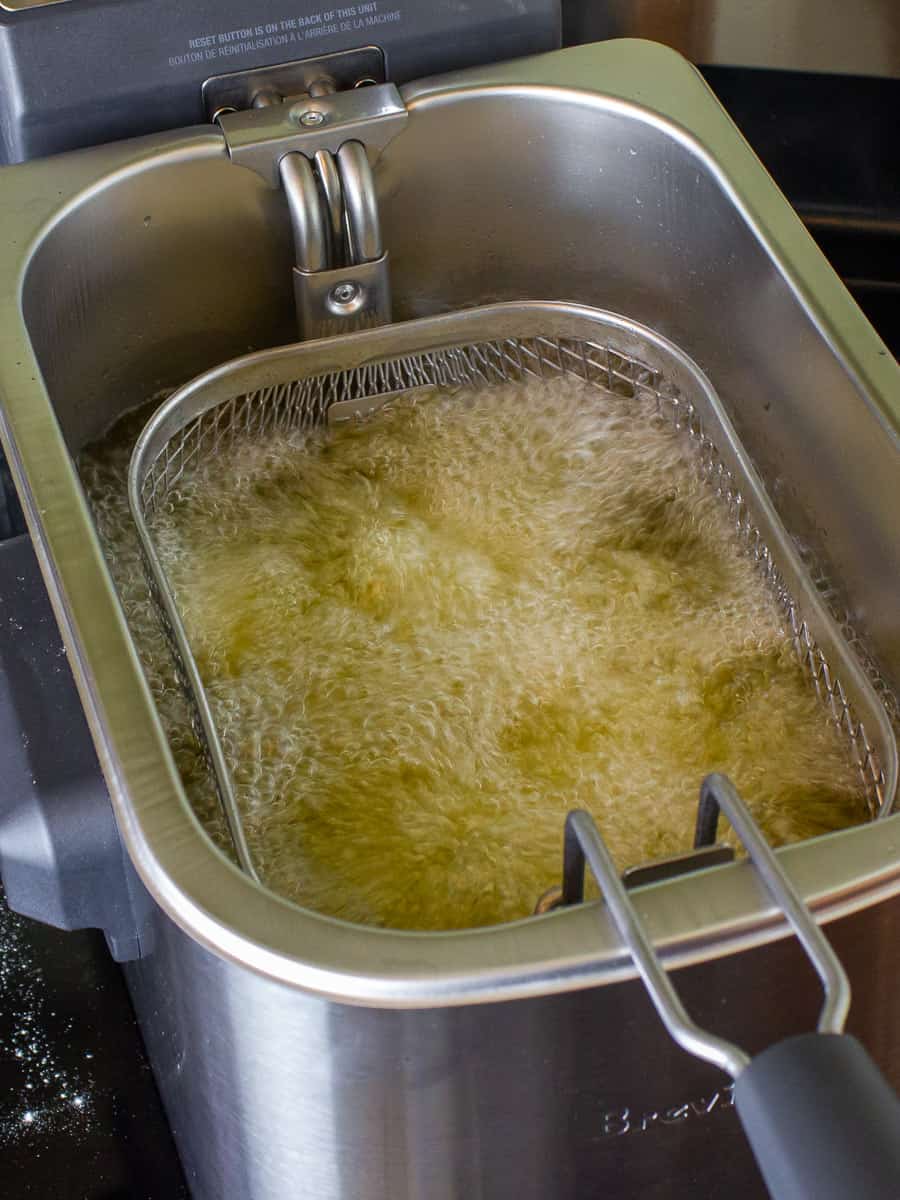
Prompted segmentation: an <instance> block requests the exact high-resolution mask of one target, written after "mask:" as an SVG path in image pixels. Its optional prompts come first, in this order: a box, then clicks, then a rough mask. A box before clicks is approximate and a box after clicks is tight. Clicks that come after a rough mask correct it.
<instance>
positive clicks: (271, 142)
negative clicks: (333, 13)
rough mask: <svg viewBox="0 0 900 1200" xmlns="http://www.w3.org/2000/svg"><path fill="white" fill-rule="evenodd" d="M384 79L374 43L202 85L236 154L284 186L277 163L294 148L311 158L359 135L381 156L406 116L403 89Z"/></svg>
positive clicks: (209, 109) (207, 102)
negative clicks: (401, 96)
mask: <svg viewBox="0 0 900 1200" xmlns="http://www.w3.org/2000/svg"><path fill="white" fill-rule="evenodd" d="M383 80H384V55H383V54H382V52H381V51H380V50H379V49H378V48H377V47H374V46H369V47H364V48H363V49H362V50H351V51H347V52H345V53H340V54H326V55H323V56H321V57H320V58H314V59H306V60H304V61H302V62H296V63H285V64H283V65H281V66H277V67H266V68H262V69H259V70H255V71H246V72H238V73H235V74H234V75H219V76H215V77H213V78H212V79H207V81H206V83H205V84H204V85H203V100H204V104H205V105H206V110H207V113H208V114H209V116H210V119H211V120H215V121H216V122H217V123H218V125H219V128H220V129H221V130H222V133H223V134H224V135H225V142H226V145H227V147H228V153H229V155H230V156H231V159H232V161H233V162H235V163H238V164H239V165H240V166H243V167H249V168H250V170H252V171H256V172H257V174H259V175H261V176H262V177H263V179H265V180H266V182H267V183H269V184H270V185H271V186H272V187H278V185H279V182H280V180H279V172H278V164H279V162H280V160H281V159H282V158H283V157H284V156H285V155H286V154H290V153H292V152H299V153H300V154H305V155H307V156H308V157H310V158H312V157H313V156H314V155H315V154H316V152H317V151H320V150H327V151H329V152H330V153H331V154H336V153H337V152H338V150H340V148H341V146H342V145H343V144H344V143H345V142H347V141H358V142H362V143H363V144H364V145H365V146H366V150H367V153H368V154H369V157H370V158H371V159H373V160H374V159H375V158H377V156H378V153H379V152H380V151H381V150H383V149H384V147H385V146H386V145H387V144H388V142H390V141H391V140H392V139H393V138H394V137H396V136H397V134H398V133H399V132H400V131H401V130H402V129H403V128H404V126H405V125H406V121H407V111H406V105H405V104H404V103H403V101H402V100H401V98H400V93H399V92H398V91H397V88H396V87H395V86H394V84H392V83H385V82H383Z"/></svg>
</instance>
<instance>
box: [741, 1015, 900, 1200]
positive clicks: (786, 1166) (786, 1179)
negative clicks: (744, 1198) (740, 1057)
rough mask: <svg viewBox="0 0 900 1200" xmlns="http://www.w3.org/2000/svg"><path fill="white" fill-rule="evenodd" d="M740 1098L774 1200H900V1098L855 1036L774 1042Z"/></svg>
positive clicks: (744, 1077) (753, 1067) (746, 1076)
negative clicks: (899, 1098)
mask: <svg viewBox="0 0 900 1200" xmlns="http://www.w3.org/2000/svg"><path fill="white" fill-rule="evenodd" d="M734 1099H735V1106H736V1108H737V1111H738V1116H739V1117H740V1119H741V1123H742V1125H743V1127H744V1132H745V1133H746V1135H747V1138H748V1140H749V1142H750V1145H751V1147H752V1148H753V1153H754V1155H755V1157H756V1161H757V1163H758V1164H759V1168H760V1171H761V1172H762V1176H763V1178H764V1179H765V1181H766V1186H767V1187H768V1189H769V1191H770V1193H771V1195H772V1197H773V1200H900V1100H898V1098H897V1096H896V1094H895V1093H894V1091H893V1090H892V1089H891V1087H890V1086H889V1085H888V1083H887V1082H886V1081H885V1079H884V1077H883V1076H882V1074H881V1072H880V1071H879V1070H878V1068H877V1067H876V1066H875V1064H874V1063H873V1062H872V1060H871V1058H870V1057H869V1055H868V1054H867V1053H866V1051H865V1050H864V1049H863V1047H862V1046H861V1045H860V1043H859V1042H858V1041H857V1040H856V1039H855V1038H853V1037H850V1036H849V1035H847V1034H820V1033H807V1034H801V1035H800V1036H798V1037H792V1038H788V1039H786V1040H785V1041H783V1042H778V1043H776V1045H774V1046H770V1047H769V1049H768V1050H764V1051H763V1053H762V1054H759V1055H757V1057H756V1058H754V1059H752V1060H751V1062H750V1065H749V1066H748V1067H747V1068H746V1069H745V1070H744V1071H743V1072H742V1073H741V1075H740V1076H739V1077H738V1080H737V1083H736V1084H735V1089H734Z"/></svg>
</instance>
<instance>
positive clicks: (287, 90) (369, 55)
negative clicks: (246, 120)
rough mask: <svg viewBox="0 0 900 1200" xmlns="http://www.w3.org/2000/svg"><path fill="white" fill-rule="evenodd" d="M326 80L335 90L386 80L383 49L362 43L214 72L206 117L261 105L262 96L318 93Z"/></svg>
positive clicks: (204, 90) (205, 91) (208, 85)
mask: <svg viewBox="0 0 900 1200" xmlns="http://www.w3.org/2000/svg"><path fill="white" fill-rule="evenodd" d="M325 81H327V83H328V84H329V85H330V89H329V90H330V91H332V92H348V91H352V90H353V89H354V88H361V87H366V86H371V85H372V84H375V83H386V82H387V72H386V70H385V64H384V51H382V50H380V49H379V48H378V46H361V47H360V48H359V49H358V50H339V51H337V52H336V53H335V54H320V55H318V56H317V57H316V58H303V59H300V60H298V61H296V62H286V63H276V64H275V65H274V66H271V67H253V68H252V69H251V70H249V71H229V72H228V73H227V74H224V75H212V76H211V77H210V78H209V79H207V80H206V81H205V82H204V84H203V87H202V89H201V95H202V97H203V107H204V109H205V110H206V117H207V120H209V121H215V120H217V118H218V117H219V116H221V115H223V114H224V113H226V112H243V111H244V110H245V109H248V108H258V107H260V98H261V97H266V96H271V95H277V96H279V97H281V96H302V95H308V94H309V93H310V92H311V91H312V93H313V94H315V91H316V87H317V85H318V84H320V83H322V82H325Z"/></svg>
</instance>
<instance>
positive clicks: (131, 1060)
mask: <svg viewBox="0 0 900 1200" xmlns="http://www.w3.org/2000/svg"><path fill="white" fill-rule="evenodd" d="M704 74H705V75H706V77H707V79H708V81H709V83H710V85H711V86H712V88H713V89H714V91H716V93H717V94H718V96H719V98H720V99H721V100H722V102H723V103H724V105H725V107H726V108H727V109H728V110H729V112H730V113H731V114H732V116H733V117H734V119H735V121H736V122H737V124H738V125H739V127H740V128H741V129H742V130H743V132H744V133H745V135H746V136H747V138H748V140H749V141H750V143H751V144H752V145H753V147H754V149H755V150H756V152H757V153H758V154H759V156H760V158H761V159H762V160H763V162H764V163H765V165H766V166H767V167H768V169H769V171H770V172H771V173H772V174H773V176H774V177H775V179H776V181H777V182H778V183H779V185H780V186H781V188H782V190H783V191H784V192H785V193H786V194H787V196H788V198H789V199H790V200H791V202H792V203H793V205H794V207H795V208H796V209H797V211H798V212H799V213H800V215H801V216H802V217H803V219H804V220H805V222H806V223H807V225H808V227H809V228H810V230H811V232H812V233H813V235H814V236H815V237H816V239H817V240H818V241H819V243H820V245H821V246H822V248H823V250H824V251H825V253H826V255H828V257H829V258H830V259H831V261H832V263H833V265H834V266H835V268H836V269H837V271H838V273H839V274H840V275H841V277H842V278H843V279H844V281H845V283H846V284H847V286H848V287H849V289H850V291H851V292H852V293H853V295H854V296H855V297H856V299H857V301H858V302H859V304H860V305H861V307H862V308H863V310H864V311H865V312H866V313H867V314H868V316H869V317H870V319H871V320H872V322H873V324H875V326H876V328H878V330H879V332H880V333H881V336H882V337H883V338H884V340H885V342H886V343H887V345H888V346H889V347H890V349H891V350H892V351H893V352H894V353H895V354H900V177H898V175H897V172H896V170H895V164H894V159H895V154H896V143H895V130H894V125H893V122H894V120H895V117H894V114H896V112H897V111H900V79H897V80H889V79H869V78H865V79H863V78H851V77H844V76H828V75H807V74H801V73H796V72H776V71H764V70H752V69H746V68H727V67H710V68H706V69H704ZM4 471H5V464H3V463H2V462H0V538H3V537H9V536H12V535H14V534H16V533H19V532H22V531H23V528H24V526H23V523H22V517H21V512H20V510H19V509H18V505H17V503H16V502H15V500H14V498H12V497H11V492H10V489H9V487H8V486H7V489H6V494H7V496H8V497H9V499H7V500H6V501H4V498H3V497H4V487H3V478H2V474H3V472H4ZM0 1192H2V1194H3V1195H4V1196H6V1197H8V1198H9V1200H17V1198H18V1197H30V1196H35V1197H42V1198H46V1197H58V1198H60V1200H66V1198H69V1197H71V1198H72V1200H75V1198H78V1200H116V1198H122V1200H125V1198H127V1200H180V1198H182V1197H186V1196H187V1195H188V1192H187V1188H186V1186H185V1182H184V1178H183V1175H182V1173H181V1170H180V1167H179V1164H178V1159H177V1156H176V1153H175V1149H174V1143H173V1140H172V1135H171V1133H170V1131H169V1128H168V1126H167V1124H166V1120H165V1116H164V1114H163V1111H162V1107H161V1105H160V1101H159V1097H158V1094H157V1092H156V1088H155V1085H154V1083H153V1078H152V1075H151V1073H150V1070H149V1067H148V1065H147V1061H146V1057H145V1054H144V1051H143V1047H142V1044H141V1040H140V1036H139V1034H138V1031H137V1027H136V1025H135V1022H134V1017H133V1014H132V1011H131V1007H130V1004H129V1001H128V996H127V993H126V990H125V987H124V983H123V980H122V976H121V973H120V971H119V969H118V967H117V966H116V965H115V964H114V963H113V962H112V960H111V959H110V957H109V955H108V953H107V951H106V947H105V944H104V941H103V938H102V936H101V935H100V934H99V933H93V932H83V933H61V932H58V931H56V930H53V929H48V928H46V927H45V926H42V925H39V924H37V923H35V922H33V921H29V920H26V919H24V918H21V917H17V916H14V915H13V914H11V913H10V912H9V911H8V909H6V907H5V905H3V904H2V899H0ZM696 1200H704V1198H702V1197H697V1198H696Z"/></svg>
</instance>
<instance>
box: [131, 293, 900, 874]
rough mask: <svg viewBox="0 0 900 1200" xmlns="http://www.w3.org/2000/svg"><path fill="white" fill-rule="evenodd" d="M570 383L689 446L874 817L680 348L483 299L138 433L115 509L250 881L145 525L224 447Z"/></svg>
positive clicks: (239, 385) (882, 727) (843, 662)
mask: <svg viewBox="0 0 900 1200" xmlns="http://www.w3.org/2000/svg"><path fill="white" fill-rule="evenodd" d="M561 376H572V377H576V378H578V379H580V380H583V381H585V382H586V383H588V384H594V385H596V386H598V387H600V388H603V389H606V390H609V391H612V392H614V393H617V394H619V395H621V396H622V397H623V398H626V399H627V398H632V397H635V396H641V397H642V398H649V399H651V400H652V402H653V405H654V407H655V411H656V412H657V413H658V414H659V415H660V416H661V417H663V418H664V419H665V420H666V421H667V422H668V423H669V424H670V425H671V426H672V427H673V428H674V429H676V430H678V431H680V432H681V433H682V435H683V436H684V437H685V438H686V439H688V441H689V443H690V445H691V447H692V449H693V451H694V455H695V458H696V462H697V466H698V469H699V471H700V472H701V474H702V476H703V478H704V479H705V480H706V482H707V483H708V485H709V487H710V488H712V489H713V490H714V492H715V493H716V495H717V496H718V497H719V498H720V499H721V502H722V504H723V505H725V506H726V507H727V510H728V513H729V514H730V519H731V522H732V523H733V525H734V528H735V529H736V531H737V533H738V535H739V539H740V541H741V543H742V544H743V546H744V548H745V550H746V553H747V554H748V555H750V556H751V557H752V559H753V560H754V561H755V563H756V564H757V566H758V569H759V572H760V574H761V576H762V578H763V579H764V581H765V583H766V585H767V586H768V588H769V589H770V590H771V592H772V594H773V595H774V597H775V598H776V600H777V602H778V605H779V606H780V609H781V611H782V613H783V616H784V622H785V627H786V629H787V630H788V632H789V634H790V637H791V639H792V642H793V646H794V649H795V651H796V654H797V656H798V658H799V659H800V661H801V663H802V664H803V666H804V668H805V670H806V672H807V674H808V675H809V678H810V680H811V682H812V685H813V686H814V687H815V689H816V692H817V693H818V695H819V698H820V700H821V701H822V703H823V705H824V706H825V709H826V711H827V713H828V715H829V717H830V719H831V720H832V721H833V722H834V724H835V726H836V727H837V728H838V729H839V730H840V731H841V733H842V735H843V737H844V738H845V739H846V742H847V746H848V750H849V753H850V755H851V756H852V760H853V762H854V763H855V765H856V767H857V769H858V771H859V774H860V778H861V781H862V787H863V790H864V794H865V798H866V803H867V805H868V809H869V814H870V816H871V817H872V818H878V817H881V816H884V815H887V814H888V813H889V812H890V811H891V809H892V806H893V802H894V798H895V792H896V784H897V746H896V741H895V737H894V733H893V728H892V723H891V720H890V717H889V715H888V713H887V712H886V709H885V706H884V703H883V701H882V699H881V698H880V697H879V695H878V694H877V691H876V688H875V687H874V686H873V683H872V681H871V679H870V678H869V677H868V674H867V672H866V670H864V669H863V666H862V665H861V663H860V661H859V660H858V658H857V657H856V655H855V654H854V652H853V650H852V649H851V648H850V645H849V644H848V641H847V639H846V637H845V635H844V632H843V631H842V630H841V628H839V626H838V624H837V622H836V621H835V620H834V619H833V617H832V616H831V614H830V613H829V611H828V609H827V607H826V605H825V603H824V602H823V599H822V596H821V594H820V592H819V590H818V589H817V587H816V584H815V583H814V582H813V580H812V579H811V577H810V575H809V574H808V573H807V570H806V569H805V567H804V565H803V563H802V561H801V559H800V556H799V554H798V552H797V549H796V547H795V546H794V544H793V542H792V541H791V539H790V537H789V535H788V534H787V532H786V531H785V529H784V527H783V525H782V524H781V522H780V520H779V518H778V516H777V515H776V512H775V510H774V508H773V506H772V503H771V501H770V500H769V498H768V496H767V495H766V492H765V488H764V486H763V484H762V481H761V479H760V477H759V476H758V474H757V472H756V470H755V468H754V466H753V464H752V462H751V461H750V459H749V457H748V456H747V454H746V452H745V450H744V449H743V447H742V446H741V444H740V442H739V441H738V438H737V435H736V433H735V431H734V428H733V426H732V424H731V422H730V420H729V418H728V416H727V414H726V412H725V410H724V408H723V406H722V403H721V401H720V400H719V398H718V396H717V395H716V393H715V392H714V390H713V388H712V386H711V384H710V382H709V381H708V380H707V379H706V377H705V376H704V375H703V373H702V372H701V371H700V370H699V368H698V367H697V366H696V364H694V363H693V362H692V361H691V360H690V359H689V358H688V357H687V356H686V355H685V354H684V353H683V352H682V351H680V350H679V349H678V348H677V347H676V346H674V345H673V344H672V343H670V342H668V341H667V340H666V339H664V338H662V337H660V336H659V335H658V334H656V333H654V332H653V331H651V330H649V329H646V328H644V327H642V326H639V325H637V324H636V323H634V322H631V321H628V320H626V319H624V318H621V317H618V316H615V315H613V314H609V313H605V312H601V311H598V310H594V309H588V308H584V307H580V306H575V305H564V304H542V303H536V302H527V303H518V304H503V305H492V306H489V307H486V308H482V309H471V310H467V311H464V312H461V313H456V314H450V315H445V316H440V317H433V318H426V319H424V320H419V321H412V322H409V323H406V324H400V325H394V326H388V327H384V328H380V329H374V330H370V331H367V332H365V333H362V334H355V335H351V336H349V337H344V338H334V339H330V340H328V341H320V342H311V343H305V344H299V345H295V346H288V347H282V348H279V349H276V350H271V351H264V352H261V353H258V354H254V355H251V356H248V357H245V358H242V359H238V360H236V361H234V362H232V363H228V364H225V365H224V366H221V367H218V368H216V369H215V370H213V371H210V372H208V373H207V374H205V375H203V376H201V377H199V378H198V379H196V380H194V381H192V382H191V383H189V384H188V385H186V386H185V387H183V388H182V389H180V390H179V391H178V392H176V393H175V394H174V395H172V396H171V397H170V398H169V399H168V400H167V401H166V402H165V403H164V404H163V406H162V407H161V408H160V409H159V410H158V411H157V412H156V414H155V415H154V416H153V417H152V419H151V420H150V422H149V423H148V424H147V426H146V427H145V429H144V431H143V433H142V435H141V437H140V439H139V441H138V443H137V445H136V447H135V450H134V453H133V456H132V460H131V466H130V470H129V479H128V488H129V503H130V506H131V511H132V515H133V517H134V521H135V524H136V526H137V530H138V534H139V537H140V541H141V547H142V552H143V556H144V562H145V570H146V574H147V580H148V584H149V587H150V590H151V594H152V596H153V599H154V602H155V604H156V607H157V609H158V612H159V616H160V619H161V622H162V625H163V628H164V630H165V633H166V636H167V639H168V641H169V644H170V647H171V650H172V653H173V656H174V661H175V668H176V674H177V677H178V681H179V684H180V687H181V689H182V690H183V692H184V695H185V697H186V699H187V701H188V705H189V709H190V712H191V722H192V725H193V728H194V732H195V734H196V736H197V738H198V741H199V743H200V746H201V749H202V751H203V754H204V757H205V760H206V763H207V766H208V768H209V771H210V774H211V777H212V779H213V781H214V784H215V788H216V791H217V794H218V798H219V801H220V804H221V807H222V810H223V814H224V817H225V820H226V822H227V826H228V829H229V832H230V836H231V839H232V841H233V844H234V849H235V853H236V856H237V859H238V862H239V863H240V865H241V867H242V868H243V869H244V870H245V871H246V872H247V873H248V874H250V875H251V876H252V877H253V878H255V879H256V878H258V875H257V872H256V870H255V867H254V863H253V859H252V856H251V853H250V850H249V847H248V844H247V840H246V837H245V834H244V830H243V828H242V824H241V818H240V814H239V810H238V805H237V801H236V798H235V789H234V786H233V782H232V778H231V774H230V771H229V767H228V763H227V761H226V757H225V754H224V752H223V748H222V744H221V741H220V738H219V735H218V733H217V730H216V725H215V722H214V719H213V715H212V712H211V709H210V705H209V703H208V700H207V697H206V694H205V691H204V687H203V682H202V679H201V677H200V674H199V671H198V669H197V665H196V663H195V661H194V658H193V655H192V652H191V647H190V645H189V642H188V638H187V635H186V633H185V629H184V626H183V624H182V620H181V617H180V615H179V611H178V606H177V603H176V601H175V598H174V596H173V593H172V589H171V587H170V584H169V581H168V579H167V576H166V571H165V568H164V565H163V563H162V561H161V558H160V555H159V552H158V548H157V546H156V544H155V541H154V536H153V531H152V527H153V518H154V515H155V514H156V513H157V512H158V511H159V510H160V508H161V507H162V506H163V505H165V503H166V502H167V500H168V499H169V497H170V496H171V494H172V492H173V489H175V488H176V487H177V486H178V484H179V483H180V482H181V481H182V480H183V479H184V478H185V476H186V474H189V473H190V472H191V470H192V469H193V468H194V467H195V466H196V465H197V464H199V463H201V462H204V461H206V460H207V459H208V458H209V457H210V456H212V455H215V454H216V453H217V452H219V451H220V450H221V449H222V448H223V447H224V446H226V445H231V444H233V443H234V442H235V441H237V440H242V439H249V440H253V439H258V438H260V437H262V436H265V435H267V434H269V433H274V432H278V431H292V430H296V429H298V428H311V427H314V426H317V425H323V424H325V423H328V422H334V421H336V420H341V419H347V418H350V417H357V418H362V417H364V416H365V415H366V414H367V413H369V412H371V411H373V410H374V409H376V408H378V407H380V406H381V405H382V404H383V403H386V402H387V400H389V399H390V398H391V397H392V396H396V395H397V394H398V393H404V392H407V391H409V390H411V389H416V388H420V387H423V386H435V385H436V386H458V385H470V386H471V385H475V386H485V387H486V386H491V385H494V384H501V383H509V382H519V381H524V380H527V379H529V378H537V379H542V380H549V379H555V378H559V377H561Z"/></svg>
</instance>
